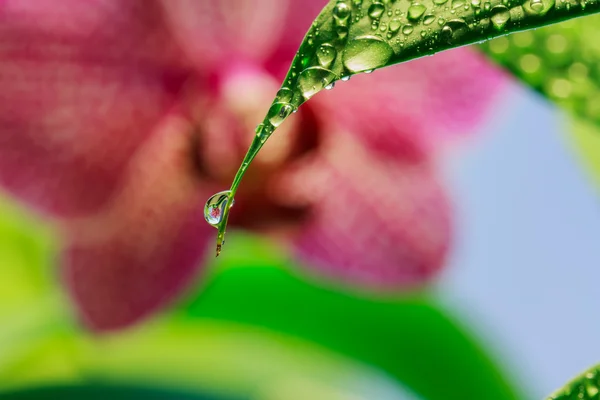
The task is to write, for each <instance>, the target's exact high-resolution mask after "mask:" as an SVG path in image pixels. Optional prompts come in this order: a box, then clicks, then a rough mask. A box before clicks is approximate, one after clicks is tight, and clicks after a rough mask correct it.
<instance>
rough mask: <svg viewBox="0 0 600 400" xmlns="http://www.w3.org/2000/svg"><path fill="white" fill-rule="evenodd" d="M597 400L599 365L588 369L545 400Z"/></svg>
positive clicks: (599, 377)
mask: <svg viewBox="0 0 600 400" xmlns="http://www.w3.org/2000/svg"><path fill="white" fill-rule="evenodd" d="M598 399H600V365H596V366H595V367H592V368H590V369H588V370H587V371H585V372H584V373H582V374H581V375H579V376H578V377H576V378H575V379H573V380H572V381H571V382H569V383H567V384H566V385H565V386H563V387H562V388H561V389H559V390H557V391H556V392H555V393H553V394H552V395H550V397H548V398H547V400H598Z"/></svg>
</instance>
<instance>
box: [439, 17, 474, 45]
mask: <svg viewBox="0 0 600 400" xmlns="http://www.w3.org/2000/svg"><path fill="white" fill-rule="evenodd" d="M468 29H469V28H468V27H467V24H466V23H465V21H463V20H462V19H452V20H450V21H448V22H446V24H445V25H444V27H443V28H442V31H441V33H440V35H441V38H442V40H444V41H445V42H447V43H452V42H453V41H456V40H458V39H459V38H461V37H462V36H463V35H464V34H465V33H466V32H467V31H468Z"/></svg>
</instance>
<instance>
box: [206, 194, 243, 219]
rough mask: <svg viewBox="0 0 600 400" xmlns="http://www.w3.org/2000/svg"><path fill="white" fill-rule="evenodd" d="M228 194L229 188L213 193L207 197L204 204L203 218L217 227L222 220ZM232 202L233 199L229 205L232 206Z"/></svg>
mask: <svg viewBox="0 0 600 400" xmlns="http://www.w3.org/2000/svg"><path fill="white" fill-rule="evenodd" d="M230 195H231V191H229V190H226V191H224V192H219V193H217V194H214V195H212V196H211V197H210V198H209V199H208V201H207V202H206V204H205V206H204V219H205V220H206V222H208V223H209V224H210V225H212V226H214V227H215V228H217V227H218V225H219V223H220V222H221V221H222V220H223V215H224V214H225V207H226V206H227V201H228V200H229V196H230ZM234 203H235V200H233V201H232V202H231V207H233V204H234Z"/></svg>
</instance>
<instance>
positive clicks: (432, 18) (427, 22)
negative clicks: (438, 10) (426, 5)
mask: <svg viewBox="0 0 600 400" xmlns="http://www.w3.org/2000/svg"><path fill="white" fill-rule="evenodd" d="M433 21H435V15H433V14H429V15H426V16H425V17H423V24H424V25H431V24H432V23H433Z"/></svg>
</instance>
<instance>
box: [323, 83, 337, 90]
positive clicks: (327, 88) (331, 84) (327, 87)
mask: <svg viewBox="0 0 600 400" xmlns="http://www.w3.org/2000/svg"><path fill="white" fill-rule="evenodd" d="M334 87H335V82H331V83H330V84H329V85H327V86H325V90H331V89H333V88H334Z"/></svg>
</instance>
